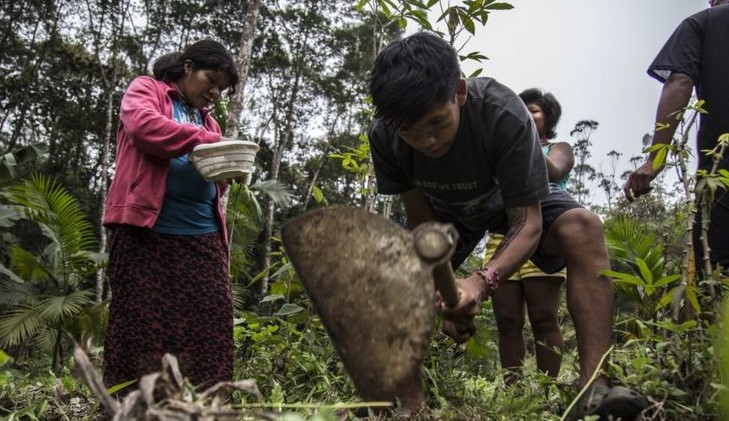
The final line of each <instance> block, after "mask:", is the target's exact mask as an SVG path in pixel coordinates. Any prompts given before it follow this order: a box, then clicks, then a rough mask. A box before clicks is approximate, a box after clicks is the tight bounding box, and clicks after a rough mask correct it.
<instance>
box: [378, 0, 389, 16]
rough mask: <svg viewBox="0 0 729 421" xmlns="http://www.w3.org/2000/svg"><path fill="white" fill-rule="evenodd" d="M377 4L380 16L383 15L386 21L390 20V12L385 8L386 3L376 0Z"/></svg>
mask: <svg viewBox="0 0 729 421" xmlns="http://www.w3.org/2000/svg"><path fill="white" fill-rule="evenodd" d="M377 4H379V5H380V8H381V9H382V14H384V15H385V17H386V18H387V19H392V11H391V10H390V8H389V7H388V6H387V3H386V2H384V1H382V0H377Z"/></svg>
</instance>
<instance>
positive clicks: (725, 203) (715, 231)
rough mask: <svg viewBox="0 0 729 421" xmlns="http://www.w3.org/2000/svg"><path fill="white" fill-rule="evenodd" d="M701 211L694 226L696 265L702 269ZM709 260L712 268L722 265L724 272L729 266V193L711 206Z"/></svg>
mask: <svg viewBox="0 0 729 421" xmlns="http://www.w3.org/2000/svg"><path fill="white" fill-rule="evenodd" d="M700 236H701V212H696V221H695V223H694V228H693V241H694V253H696V265H697V266H698V269H699V270H701V269H702V268H703V267H704V266H703V263H702V262H703V256H704V248H703V247H702V246H701V239H700ZM709 247H710V249H711V253H709V261H710V262H711V266H712V268H716V265H720V266H721V267H722V269H723V271H724V272H726V271H727V268H729V194H727V193H724V194H723V196H722V197H721V198H720V199H719V200H718V201H717V202H715V203H714V205H713V206H712V208H711V214H710V222H709Z"/></svg>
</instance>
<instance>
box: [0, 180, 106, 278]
mask: <svg viewBox="0 0 729 421" xmlns="http://www.w3.org/2000/svg"><path fill="white" fill-rule="evenodd" d="M3 195H4V196H5V197H6V198H7V199H8V200H9V201H10V202H11V203H14V204H17V205H20V206H24V207H25V208H26V209H25V211H26V217H27V218H28V219H30V220H32V221H33V222H35V223H36V224H38V226H39V227H40V229H41V231H42V232H43V234H44V235H45V236H46V237H48V238H49V239H50V240H51V245H50V246H49V248H48V250H47V253H50V254H52V255H55V256H56V257H55V258H54V259H53V260H54V262H55V263H57V264H58V265H60V266H59V267H57V268H55V269H56V276H57V277H59V278H61V279H63V280H65V279H66V277H67V275H68V274H69V273H71V272H73V271H74V270H75V268H76V267H78V266H79V265H82V266H83V265H85V264H87V261H86V260H85V258H84V255H83V254H81V252H83V251H96V250H98V244H97V241H96V238H95V236H94V231H93V225H92V224H91V222H90V221H89V220H88V218H87V217H86V215H84V213H83V211H82V209H81V206H80V205H79V203H78V201H77V200H76V199H75V198H74V197H73V196H72V195H71V194H70V193H69V192H68V190H66V189H65V188H64V187H63V186H62V185H61V184H60V183H59V182H58V181H57V180H55V179H53V178H51V177H48V176H46V175H43V174H34V175H32V176H31V178H30V179H28V180H23V181H21V182H19V183H16V184H14V185H12V186H10V187H8V188H7V189H5V191H4V192H3Z"/></svg>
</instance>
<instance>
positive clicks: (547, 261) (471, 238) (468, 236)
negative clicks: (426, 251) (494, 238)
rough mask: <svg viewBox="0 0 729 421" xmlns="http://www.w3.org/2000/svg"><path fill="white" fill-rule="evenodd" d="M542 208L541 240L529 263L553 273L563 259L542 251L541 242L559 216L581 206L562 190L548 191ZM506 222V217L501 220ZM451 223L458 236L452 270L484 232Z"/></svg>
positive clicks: (501, 228)
mask: <svg viewBox="0 0 729 421" xmlns="http://www.w3.org/2000/svg"><path fill="white" fill-rule="evenodd" d="M541 208H542V238H541V239H540V241H539V247H537V251H536V252H535V253H534V255H532V256H531V258H530V259H531V261H532V262H533V263H534V264H535V265H537V267H539V269H541V270H542V271H543V272H544V273H555V272H557V271H559V270H561V269H562V268H564V259H562V258H560V257H558V256H555V255H554V254H548V253H546V252H545V251H544V250H543V249H542V241H543V240H544V237H545V236H546V235H547V233H548V232H549V229H550V228H551V227H552V224H553V223H554V221H556V220H557V218H559V216H560V215H562V214H563V213H565V212H566V211H568V210H570V209H575V208H583V206H582V205H580V204H579V203H577V201H575V199H574V198H572V196H570V195H569V194H568V193H567V192H564V191H562V190H557V191H550V192H549V195H548V196H547V197H546V198H544V199H543V200H542V201H541ZM503 220H504V221H506V216H505V215H504V218H503ZM447 222H450V223H452V224H453V225H454V226H455V227H456V229H457V230H458V234H459V236H460V238H459V240H458V245H457V246H456V251H455V252H454V253H453V256H452V257H451V265H452V266H453V268H454V269H455V268H457V267H458V266H460V265H461V263H463V261H464V260H466V258H467V257H468V256H469V255H470V254H471V252H473V249H474V248H476V245H477V244H478V243H479V241H481V239H482V238H483V237H484V235H486V230H485V229H484V230H482V231H472V230H468V229H466V228H465V227H463V225H461V224H459V223H458V222H457V221H447ZM507 229H508V227H507V226H506V225H504V226H502V227H497V228H495V229H492V230H491V231H492V232H497V233H500V234H504V233H506V231H507Z"/></svg>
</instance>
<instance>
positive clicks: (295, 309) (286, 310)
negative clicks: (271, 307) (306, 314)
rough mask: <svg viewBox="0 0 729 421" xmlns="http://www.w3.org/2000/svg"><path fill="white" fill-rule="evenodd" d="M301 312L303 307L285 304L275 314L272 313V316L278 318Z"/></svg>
mask: <svg viewBox="0 0 729 421" xmlns="http://www.w3.org/2000/svg"><path fill="white" fill-rule="evenodd" d="M302 311H304V308H303V307H299V306H297V305H296V304H291V303H286V304H284V305H282V306H281V308H280V309H279V310H278V311H277V312H276V313H274V315H275V316H279V317H285V316H291V315H294V314H297V313H300V312H302Z"/></svg>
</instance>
